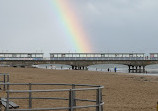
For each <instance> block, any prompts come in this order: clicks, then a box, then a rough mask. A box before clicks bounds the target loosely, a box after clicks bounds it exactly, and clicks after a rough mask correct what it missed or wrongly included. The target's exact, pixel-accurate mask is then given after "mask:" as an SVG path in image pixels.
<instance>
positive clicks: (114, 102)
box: [0, 67, 158, 111]
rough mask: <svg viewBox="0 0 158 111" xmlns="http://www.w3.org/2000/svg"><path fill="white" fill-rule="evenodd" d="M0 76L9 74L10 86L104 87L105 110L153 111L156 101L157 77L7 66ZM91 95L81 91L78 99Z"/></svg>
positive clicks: (157, 94)
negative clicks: (55, 84) (62, 84)
mask: <svg viewBox="0 0 158 111" xmlns="http://www.w3.org/2000/svg"><path fill="white" fill-rule="evenodd" d="M0 73H9V74H10V83H70V84H92V85H103V86H104V89H103V101H104V102H105V104H104V111H156V105H157V101H158V76H149V75H131V74H121V73H112V72H111V73H107V72H92V71H79V70H76V71H75V70H74V71H72V70H51V69H50V70H46V69H37V68H9V67H0ZM21 88H22V87H21ZM55 88H57V87H55ZM61 88H62V87H61ZM92 93H93V92H92ZM92 93H91V92H87V93H82V92H81V94H84V95H79V97H87V98H88V97H93V96H94V94H92ZM91 94H92V95H91ZM39 95H40V94H36V96H39ZM48 95H50V94H48ZM59 95H60V94H59ZM61 95H62V94H61ZM1 96H5V93H4V92H3V93H2V92H1ZM23 96H24V95H23ZM26 96H27V95H26ZM65 96H67V94H65ZM16 103H17V104H19V105H23V104H26V103H27V101H26V102H20V100H16ZM54 103H55V104H57V106H58V105H59V106H60V104H63V105H67V103H61V102H58V103H57V102H54ZM34 104H35V105H34V106H38V105H39V104H40V101H38V103H37V101H34ZM24 106H25V105H24ZM52 106H53V105H52ZM54 106H55V105H54ZM26 107H27V106H26ZM77 111H95V109H77Z"/></svg>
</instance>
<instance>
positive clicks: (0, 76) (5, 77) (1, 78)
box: [0, 73, 9, 91]
mask: <svg viewBox="0 0 158 111" xmlns="http://www.w3.org/2000/svg"><path fill="white" fill-rule="evenodd" d="M8 82H9V74H7V73H0V83H2V84H3V85H0V88H1V90H4V91H5V90H6V88H7V85H6V84H5V83H8ZM2 86H3V87H2Z"/></svg>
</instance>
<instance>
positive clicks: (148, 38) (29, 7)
mask: <svg viewBox="0 0 158 111" xmlns="http://www.w3.org/2000/svg"><path fill="white" fill-rule="evenodd" d="M66 1H67V2H68V3H69V4H70V6H72V10H74V8H75V10H74V13H75V14H76V17H78V20H80V21H79V22H80V23H81V25H82V26H83V27H84V31H85V32H86V33H87V34H88V40H89V42H90V43H91V49H92V52H145V53H148V52H158V0H66ZM70 8H71V7H70ZM55 16H56V15H53V5H51V4H50V0H0V52H41V50H42V52H44V53H49V52H75V50H76V51H77V49H75V48H73V47H72V45H70V44H72V43H71V42H70V41H69V40H68V39H67V38H68V37H66V36H67V35H64V34H61V32H62V31H61V30H63V29H62V28H60V27H59V26H57V25H55V24H57V23H56V22H57V20H56V19H55Z"/></svg>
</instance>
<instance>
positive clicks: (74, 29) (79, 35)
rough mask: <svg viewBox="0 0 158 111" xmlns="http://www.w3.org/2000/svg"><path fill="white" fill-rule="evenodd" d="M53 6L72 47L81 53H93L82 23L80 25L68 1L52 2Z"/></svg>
mask: <svg viewBox="0 0 158 111" xmlns="http://www.w3.org/2000/svg"><path fill="white" fill-rule="evenodd" d="M50 3H51V4H52V5H53V10H54V11H55V13H56V17H57V19H58V20H59V22H60V23H61V25H62V27H64V28H63V29H62V30H64V32H65V34H66V37H67V36H68V37H69V38H67V39H70V41H71V44H72V46H73V47H74V48H75V50H76V51H77V52H79V53H87V52H91V45H90V42H89V40H88V36H87V34H86V32H85V31H84V29H83V26H82V25H81V23H79V20H78V18H80V17H77V16H76V15H75V13H74V12H73V10H74V8H73V9H70V7H71V8H72V6H70V3H69V1H68V0H50Z"/></svg>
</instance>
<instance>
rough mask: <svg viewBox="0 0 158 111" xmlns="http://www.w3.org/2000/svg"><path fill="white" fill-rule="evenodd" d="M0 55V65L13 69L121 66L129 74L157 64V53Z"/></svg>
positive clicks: (81, 68)
mask: <svg viewBox="0 0 158 111" xmlns="http://www.w3.org/2000/svg"><path fill="white" fill-rule="evenodd" d="M43 55H44V54H43V53H0V64H1V65H9V66H13V67H31V66H32V65H39V64H64V65H70V66H72V69H73V70H86V69H87V67H88V66H90V65H97V64H122V65H127V66H128V67H129V72H145V66H147V65H152V64H158V53H150V54H149V55H148V56H145V53H50V57H47V58H46V57H44V56H43Z"/></svg>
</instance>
